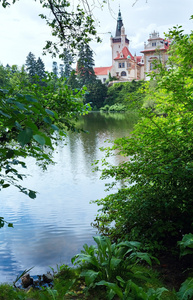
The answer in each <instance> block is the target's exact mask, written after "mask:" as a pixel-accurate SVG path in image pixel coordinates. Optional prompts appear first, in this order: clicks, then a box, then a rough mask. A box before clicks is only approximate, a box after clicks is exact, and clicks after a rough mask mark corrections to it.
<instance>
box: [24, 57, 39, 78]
mask: <svg viewBox="0 0 193 300" xmlns="http://www.w3.org/2000/svg"><path fill="white" fill-rule="evenodd" d="M25 65H26V71H27V73H28V75H29V79H30V81H31V82H34V77H35V75H36V69H37V68H36V58H35V55H34V54H33V53H32V52H29V54H28V55H27V58H26V63H25Z"/></svg>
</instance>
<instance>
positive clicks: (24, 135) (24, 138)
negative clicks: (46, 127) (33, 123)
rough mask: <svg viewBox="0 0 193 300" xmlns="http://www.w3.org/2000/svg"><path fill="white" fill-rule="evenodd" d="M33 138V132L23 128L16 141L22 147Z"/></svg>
mask: <svg viewBox="0 0 193 300" xmlns="http://www.w3.org/2000/svg"><path fill="white" fill-rule="evenodd" d="M32 136H33V131H32V129H31V128H25V129H24V130H23V131H22V132H20V133H19V135H18V137H17V140H18V142H19V143H20V145H21V146H22V147H24V146H25V145H26V144H27V143H29V142H30V141H31V138H32Z"/></svg>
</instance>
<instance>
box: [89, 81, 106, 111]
mask: <svg viewBox="0 0 193 300" xmlns="http://www.w3.org/2000/svg"><path fill="white" fill-rule="evenodd" d="M87 88H88V92H87V93H86V94H85V103H90V104H91V106H92V108H93V107H96V109H99V108H100V107H101V106H103V103H104V101H105V98H106V95H107V87H106V85H104V84H103V83H102V82H101V80H96V81H95V82H94V83H92V84H89V85H88V86H87Z"/></svg>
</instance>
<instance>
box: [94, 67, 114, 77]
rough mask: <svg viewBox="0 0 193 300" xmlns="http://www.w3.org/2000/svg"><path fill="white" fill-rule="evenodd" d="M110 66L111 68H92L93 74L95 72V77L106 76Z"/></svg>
mask: <svg viewBox="0 0 193 300" xmlns="http://www.w3.org/2000/svg"><path fill="white" fill-rule="evenodd" d="M111 68H112V66H111V67H99V68H94V72H95V75H97V76H98V75H108V74H109V72H110V70H111Z"/></svg>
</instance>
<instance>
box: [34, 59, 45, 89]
mask: <svg viewBox="0 0 193 300" xmlns="http://www.w3.org/2000/svg"><path fill="white" fill-rule="evenodd" d="M36 75H37V76H38V77H39V82H40V84H41V83H42V79H45V78H46V72H45V65H44V62H43V60H42V59H41V58H40V57H38V59H37V61H36Z"/></svg>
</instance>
